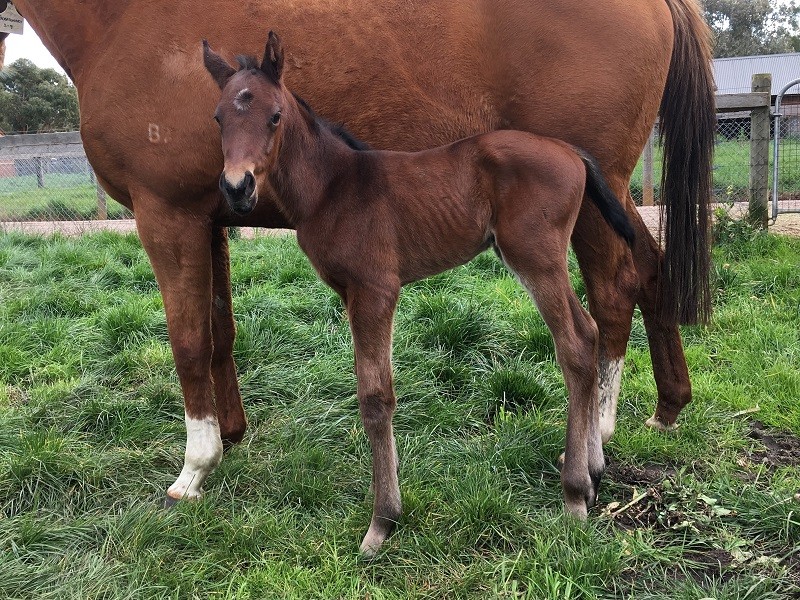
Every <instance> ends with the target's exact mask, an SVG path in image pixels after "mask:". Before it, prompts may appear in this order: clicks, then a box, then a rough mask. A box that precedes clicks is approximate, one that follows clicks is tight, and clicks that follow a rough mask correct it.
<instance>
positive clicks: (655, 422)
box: [644, 415, 678, 431]
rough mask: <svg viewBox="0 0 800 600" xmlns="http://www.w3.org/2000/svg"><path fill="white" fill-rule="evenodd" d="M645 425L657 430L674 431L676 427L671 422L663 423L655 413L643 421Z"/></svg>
mask: <svg viewBox="0 0 800 600" xmlns="http://www.w3.org/2000/svg"><path fill="white" fill-rule="evenodd" d="M644 424H645V425H646V426H647V427H652V428H653V429H658V430H659V431H675V430H676V429H677V428H678V425H677V424H676V423H672V424H670V425H668V424H667V423H664V422H663V421H662V420H661V419H659V418H658V417H657V416H656V415H653V416H652V417H650V418H649V419H647V421H645V422H644Z"/></svg>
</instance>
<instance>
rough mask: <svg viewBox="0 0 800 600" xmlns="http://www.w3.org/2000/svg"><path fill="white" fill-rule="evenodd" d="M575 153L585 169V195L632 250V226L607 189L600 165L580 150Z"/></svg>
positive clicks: (633, 237) (620, 206)
mask: <svg viewBox="0 0 800 600" xmlns="http://www.w3.org/2000/svg"><path fill="white" fill-rule="evenodd" d="M575 152H577V153H578V156H580V157H581V160H582V161H583V164H584V166H585V167H586V193H587V194H588V196H589V198H591V199H592V202H594V203H595V205H596V206H597V208H599V209H600V214H601V215H603V218H604V219H605V220H606V222H607V223H608V224H609V225H611V227H612V229H613V230H614V231H616V232H617V234H619V236H620V237H621V238H622V239H624V240H625V241H626V242H627V243H628V246H630V247H631V248H633V242H634V240H635V238H636V234H635V233H634V231H633V225H631V222H630V219H628V215H627V213H626V212H625V207H624V206H623V205H622V202H620V201H619V198H617V195H616V194H615V193H614V192H613V191H611V188H610V187H608V182H607V181H606V178H605V177H603V171H602V170H601V169H600V165H598V164H597V160H595V158H594V156H592V155H591V154H589V153H588V152H587V151H586V150H583V149H581V148H575Z"/></svg>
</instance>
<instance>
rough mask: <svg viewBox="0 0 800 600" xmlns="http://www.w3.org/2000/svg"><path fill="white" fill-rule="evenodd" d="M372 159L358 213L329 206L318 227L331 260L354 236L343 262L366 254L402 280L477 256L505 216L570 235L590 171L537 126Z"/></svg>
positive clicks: (350, 196) (358, 194)
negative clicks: (334, 215)
mask: <svg viewBox="0 0 800 600" xmlns="http://www.w3.org/2000/svg"><path fill="white" fill-rule="evenodd" d="M362 160H365V161H366V165H367V166H368V170H369V175H368V176H367V177H363V174H364V171H363V169H362V171H361V173H360V174H359V175H360V176H359V178H358V179H356V180H355V181H353V182H351V185H352V188H351V189H348V190H346V192H345V193H346V195H347V200H345V202H347V203H348V204H349V206H348V210H347V212H348V213H349V214H350V215H352V218H351V219H331V218H330V217H331V214H330V213H328V214H327V215H326V216H325V217H324V219H325V220H326V221H327V223H322V222H320V223H317V224H316V225H315V226H314V227H311V228H309V230H311V231H313V232H314V236H315V237H316V238H317V243H319V244H324V246H325V253H326V254H329V255H330V256H329V259H334V258H336V256H335V255H337V254H338V253H339V252H340V250H337V249H336V248H335V247H337V246H343V244H342V242H341V240H343V239H344V240H351V241H349V242H348V243H347V244H346V245H345V246H346V247H345V248H342V250H341V252H344V253H346V256H342V260H343V261H345V260H350V259H352V258H353V257H354V256H358V257H359V262H360V263H362V264H363V262H364V257H365V256H370V255H371V256H373V257H375V262H376V263H377V262H379V263H380V268H382V269H393V270H395V271H396V273H397V275H398V276H399V278H400V282H401V283H408V282H410V281H416V280H419V279H422V278H424V277H427V276H429V275H433V274H435V273H439V272H442V271H445V270H447V269H449V268H452V267H455V266H458V265H461V264H464V263H465V262H467V261H469V260H470V259H472V258H474V257H475V256H476V255H477V254H479V253H480V252H482V251H483V250H485V249H486V248H488V247H489V245H490V244H491V243H492V241H493V240H494V227H495V224H496V222H497V219H498V217H499V215H500V213H502V215H503V217H504V218H505V219H508V218H512V219H522V220H524V221H525V222H526V223H528V224H529V235H530V236H532V237H534V236H536V234H537V230H542V229H545V228H548V229H551V230H553V231H554V232H556V233H557V234H558V235H563V236H566V238H567V239H568V237H569V234H570V232H571V231H572V227H573V226H574V222H575V218H576V217H577V213H578V210H579V207H580V202H581V199H582V196H583V186H584V180H585V171H584V167H583V164H582V162H581V159H580V158H579V157H578V156H577V154H576V153H575V151H574V150H573V149H572V147H571V146H569V145H568V144H565V143H563V142H561V141H559V140H555V139H552V138H544V137H541V136H536V135H534V134H531V133H527V132H520V131H510V130H503V131H495V132H491V133H486V134H482V135H478V136H473V137H470V138H465V139H463V140H459V141H457V142H454V143H452V144H448V145H446V146H441V147H438V148H434V149H431V150H425V151H422V152H414V153H409V152H390V151H374V152H369V153H367V155H366V156H365V157H363V158H362ZM343 191H345V190H343ZM332 210H335V211H337V212H338V213H339V214H341V211H342V210H343V207H342V205H341V204H340V203H338V202H337V203H336V208H335V209H332ZM332 222H335V224H336V225H335V227H333V228H331V227H330V225H331V223H332ZM322 232H326V233H327V235H325V234H322V237H328V236H330V242H329V243H328V242H324V241H323V240H322V239H320V234H321V233H322ZM298 233H299V234H300V232H298ZM303 237H305V236H303ZM301 243H302V240H301Z"/></svg>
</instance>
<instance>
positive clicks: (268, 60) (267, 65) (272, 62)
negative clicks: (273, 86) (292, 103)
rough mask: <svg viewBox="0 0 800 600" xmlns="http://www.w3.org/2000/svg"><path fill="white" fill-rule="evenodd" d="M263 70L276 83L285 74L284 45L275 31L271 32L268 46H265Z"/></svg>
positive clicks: (262, 62)
mask: <svg viewBox="0 0 800 600" xmlns="http://www.w3.org/2000/svg"><path fill="white" fill-rule="evenodd" d="M261 70H262V71H264V73H266V75H267V77H269V78H270V79H272V81H274V82H275V83H280V81H281V75H283V46H281V40H280V38H279V37H278V35H277V34H276V33H275V32H274V31H270V32H269V38H268V39H267V46H266V48H264V60H262V61H261Z"/></svg>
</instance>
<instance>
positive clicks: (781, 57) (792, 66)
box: [714, 52, 800, 94]
mask: <svg viewBox="0 0 800 600" xmlns="http://www.w3.org/2000/svg"><path fill="white" fill-rule="evenodd" d="M756 73H772V93H773V94H777V93H778V92H779V91H780V90H781V89H782V88H783V86H784V85H786V84H787V83H789V82H790V81H793V80H795V79H799V78H800V52H790V53H788V54H769V55H764V56H737V57H734V58H715V59H714V81H715V82H716V84H717V93H720V94H738V93H742V92H749V91H750V86H751V79H752V77H753V75H754V74H756Z"/></svg>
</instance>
